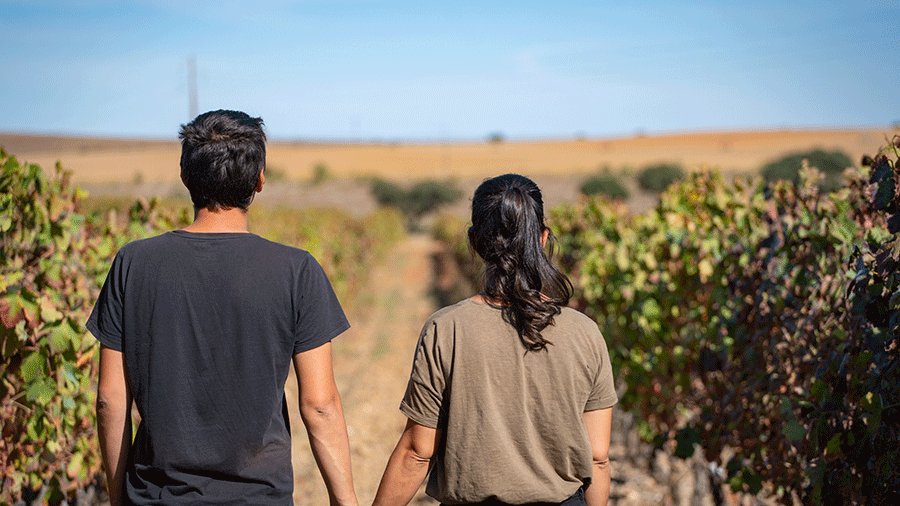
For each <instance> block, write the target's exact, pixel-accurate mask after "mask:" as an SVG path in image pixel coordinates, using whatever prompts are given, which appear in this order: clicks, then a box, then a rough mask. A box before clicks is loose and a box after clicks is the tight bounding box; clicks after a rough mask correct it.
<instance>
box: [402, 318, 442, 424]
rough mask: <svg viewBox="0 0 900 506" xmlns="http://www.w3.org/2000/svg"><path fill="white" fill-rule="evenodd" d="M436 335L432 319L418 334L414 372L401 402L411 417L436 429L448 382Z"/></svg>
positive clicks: (406, 413) (405, 413)
mask: <svg viewBox="0 0 900 506" xmlns="http://www.w3.org/2000/svg"><path fill="white" fill-rule="evenodd" d="M437 338H438V336H437V325H436V324H435V322H434V321H432V320H429V321H428V322H427V323H426V324H425V326H424V327H423V328H422V332H421V334H420V335H419V343H418V345H416V352H415V356H414V358H413V368H412V373H411V374H410V376H409V383H408V384H407V385H406V393H405V394H404V395H403V401H402V402H401V403H400V411H401V412H402V413H403V414H404V415H406V416H407V417H409V419H410V420H412V421H414V422H416V423H418V424H419V425H424V426H425V427H431V428H433V429H436V428H437V427H438V423H439V421H440V418H441V405H442V403H443V398H444V387H445V385H446V377H445V376H444V365H443V362H442V356H441V350H440V349H439V347H438V345H437Z"/></svg>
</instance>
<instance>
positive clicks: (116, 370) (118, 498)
mask: <svg viewBox="0 0 900 506" xmlns="http://www.w3.org/2000/svg"><path fill="white" fill-rule="evenodd" d="M131 400H132V398H131V388H130V387H129V385H128V378H127V376H126V373H125V356H124V355H122V352H119V351H116V350H114V349H112V348H108V347H106V346H104V345H100V380H99V382H98V384H97V431H98V433H99V435H100V453H101V455H102V457H103V467H104V468H105V469H106V483H107V487H108V492H109V502H110V505H111V506H119V505H121V504H122V491H123V488H124V485H125V465H126V463H127V462H128V451H129V450H130V448H131Z"/></svg>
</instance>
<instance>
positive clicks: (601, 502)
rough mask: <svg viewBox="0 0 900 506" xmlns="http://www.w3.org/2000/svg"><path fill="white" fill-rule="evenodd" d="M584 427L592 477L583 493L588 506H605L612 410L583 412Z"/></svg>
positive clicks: (607, 498) (607, 487)
mask: <svg viewBox="0 0 900 506" xmlns="http://www.w3.org/2000/svg"><path fill="white" fill-rule="evenodd" d="M582 417H583V418H584V425H585V427H586V428H587V432H588V439H590V442H591V456H592V460H593V463H592V467H593V470H594V477H593V479H592V480H591V484H590V486H589V487H588V488H587V489H586V490H585V492H584V499H585V502H586V503H587V505H588V506H606V503H607V502H608V501H609V481H610V472H609V437H610V433H611V432H612V408H611V407H609V408H605V409H598V410H594V411H585V412H584V415H583V416H582Z"/></svg>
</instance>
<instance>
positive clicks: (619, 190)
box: [581, 172, 629, 200]
mask: <svg viewBox="0 0 900 506" xmlns="http://www.w3.org/2000/svg"><path fill="white" fill-rule="evenodd" d="M581 193H582V194H584V195H587V196H589V197H590V196H594V195H602V196H604V197H606V198H608V199H610V200H625V199H627V198H628V196H629V195H628V190H627V189H626V188H625V187H624V186H622V183H620V182H619V180H618V178H616V177H615V176H613V175H612V174H610V173H608V172H604V173H603V174H599V175H595V176H591V177H589V178H587V179H586V180H584V182H583V183H581Z"/></svg>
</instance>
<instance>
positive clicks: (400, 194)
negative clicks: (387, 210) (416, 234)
mask: <svg viewBox="0 0 900 506" xmlns="http://www.w3.org/2000/svg"><path fill="white" fill-rule="evenodd" d="M372 195H373V196H374V197H375V200H376V201H377V202H378V204H379V205H381V206H387V207H396V208H397V209H399V210H400V212H402V213H403V215H404V216H405V217H406V219H407V225H408V227H409V228H410V229H414V228H416V227H417V225H418V221H419V219H420V218H421V217H422V216H424V215H425V214H428V213H430V212H432V211H435V210H437V209H438V208H439V207H441V206H443V205H446V204H452V203H453V202H456V201H457V200H459V198H460V197H462V190H460V189H459V187H457V186H456V183H455V182H453V181H445V182H440V181H434V180H425V181H420V182H418V183H416V184H414V185H413V186H412V187H411V188H410V189H409V190H405V189H403V188H401V187H400V186H399V185H397V184H396V183H393V182H390V181H386V180H383V179H374V180H373V181H372Z"/></svg>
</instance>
